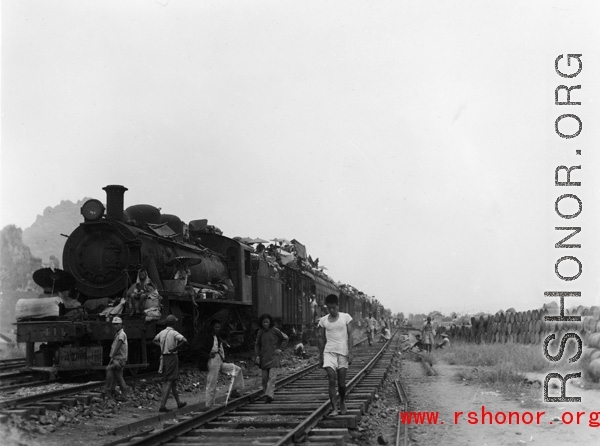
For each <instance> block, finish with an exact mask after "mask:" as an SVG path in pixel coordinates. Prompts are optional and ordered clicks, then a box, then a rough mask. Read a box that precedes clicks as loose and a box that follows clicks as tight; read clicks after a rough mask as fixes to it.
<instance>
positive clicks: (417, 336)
mask: <svg viewBox="0 0 600 446" xmlns="http://www.w3.org/2000/svg"><path fill="white" fill-rule="evenodd" d="M415 337H416V338H417V342H415V343H414V344H413V345H412V347H411V348H410V349H411V350H412V349H413V348H415V347H417V348H418V349H419V351H420V352H421V351H423V350H425V346H424V345H423V341H422V340H421V335H420V334H418V335H415Z"/></svg>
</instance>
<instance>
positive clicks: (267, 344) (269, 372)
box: [254, 314, 288, 403]
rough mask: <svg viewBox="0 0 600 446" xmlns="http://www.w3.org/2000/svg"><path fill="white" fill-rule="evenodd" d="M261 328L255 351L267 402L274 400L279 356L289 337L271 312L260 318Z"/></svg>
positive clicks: (257, 336)
mask: <svg viewBox="0 0 600 446" xmlns="http://www.w3.org/2000/svg"><path fill="white" fill-rule="evenodd" d="M258 324H259V325H260V327H261V328H260V329H259V331H258V334H257V335H256V343H255V345H254V352H255V354H256V363H257V364H258V366H259V367H260V368H261V370H262V386H263V390H264V391H265V397H266V401H267V403H270V402H272V401H273V398H274V392H275V382H276V381H277V371H278V369H279V367H280V363H279V356H280V355H281V351H282V350H283V349H284V348H285V347H287V343H288V337H287V335H286V334H285V333H282V332H281V330H279V329H278V328H277V327H275V324H274V323H273V318H272V317H271V315H269V314H263V315H262V316H261V317H260V318H259V319H258Z"/></svg>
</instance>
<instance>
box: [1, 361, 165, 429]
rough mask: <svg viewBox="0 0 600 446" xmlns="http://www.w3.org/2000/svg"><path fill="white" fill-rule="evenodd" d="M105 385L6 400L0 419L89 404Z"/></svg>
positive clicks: (93, 383) (99, 394) (78, 387)
mask: <svg viewBox="0 0 600 446" xmlns="http://www.w3.org/2000/svg"><path fill="white" fill-rule="evenodd" d="M156 376H157V373H155V372H152V373H147V374H143V375H137V376H135V377H127V378H125V381H126V382H127V383H131V382H133V381H136V380H139V379H142V378H154V377H156ZM47 383H48V381H45V382H44V384H47ZM104 384H105V381H95V382H91V383H86V384H79V385H73V386H69V387H64V388H61V389H58V390H52V391H49V392H43V393H39V394H34V395H28V396H23V397H18V398H9V399H5V400H3V401H0V418H1V417H2V416H11V415H15V416H18V417H21V418H28V417H29V416H30V415H43V414H44V413H45V412H46V410H60V409H61V408H62V407H73V406H75V405H77V404H78V403H81V404H89V403H90V402H91V400H92V399H93V398H95V397H96V398H97V397H100V396H101V393H100V387H102V386H104Z"/></svg>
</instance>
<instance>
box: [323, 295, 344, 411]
mask: <svg viewBox="0 0 600 446" xmlns="http://www.w3.org/2000/svg"><path fill="white" fill-rule="evenodd" d="M325 305H326V306H327V311H328V312H329V314H328V315H327V316H323V317H322V318H321V319H320V320H319V337H318V339H319V364H320V365H321V366H322V367H323V368H324V369H325V371H326V372H327V378H328V379H329V400H330V401H331V413H330V416H332V417H334V416H336V415H338V405H337V396H336V388H335V384H336V375H337V390H338V392H339V394H340V406H339V407H340V413H341V414H342V415H345V414H346V411H347V410H346V370H347V369H348V365H349V364H352V333H351V332H350V325H349V324H350V321H352V316H350V315H349V314H348V313H342V312H341V311H338V297H337V296H336V295H335V294H330V295H329V296H327V297H326V298H325Z"/></svg>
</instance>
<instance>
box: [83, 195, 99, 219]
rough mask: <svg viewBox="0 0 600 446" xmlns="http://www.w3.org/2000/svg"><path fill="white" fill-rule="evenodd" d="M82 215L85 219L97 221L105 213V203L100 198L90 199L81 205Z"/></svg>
mask: <svg viewBox="0 0 600 446" xmlns="http://www.w3.org/2000/svg"><path fill="white" fill-rule="evenodd" d="M81 215H83V218H85V221H96V220H99V219H100V218H102V216H103V215H104V205H103V204H102V203H101V202H100V200H95V199H93V200H88V201H86V202H85V203H83V206H81Z"/></svg>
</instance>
